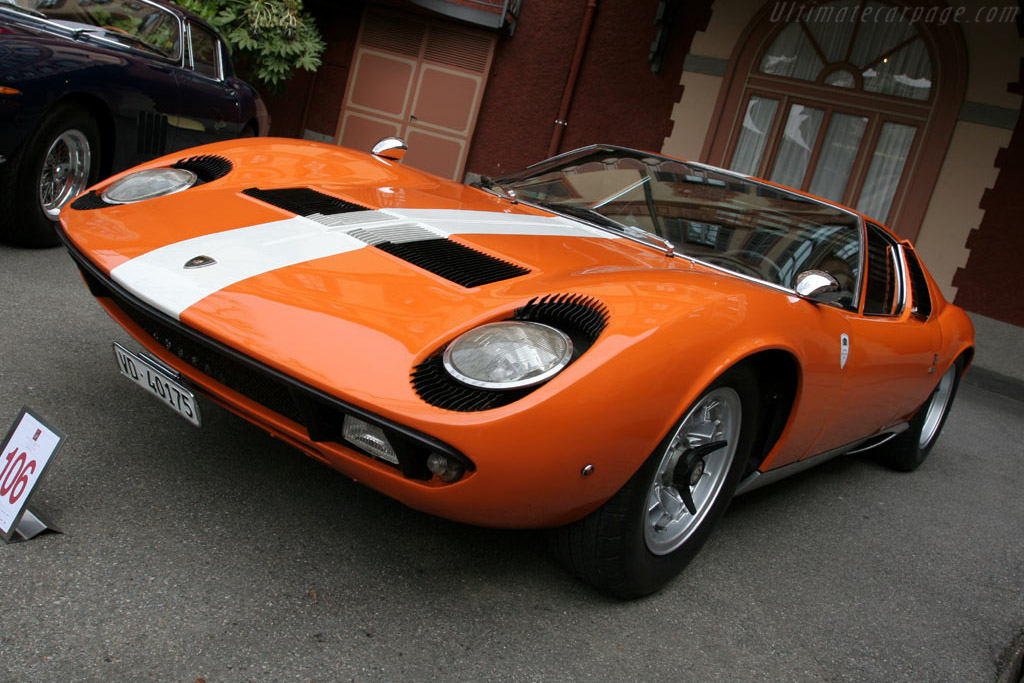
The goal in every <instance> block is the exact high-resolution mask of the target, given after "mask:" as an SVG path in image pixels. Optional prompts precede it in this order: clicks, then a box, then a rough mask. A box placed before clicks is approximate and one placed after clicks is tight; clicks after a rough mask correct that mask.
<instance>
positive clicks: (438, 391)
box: [410, 294, 608, 412]
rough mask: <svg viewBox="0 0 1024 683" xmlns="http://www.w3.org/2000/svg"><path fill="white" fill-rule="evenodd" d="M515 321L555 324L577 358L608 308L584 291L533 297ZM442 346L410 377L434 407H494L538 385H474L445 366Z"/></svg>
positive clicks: (467, 409)
mask: <svg viewBox="0 0 1024 683" xmlns="http://www.w3.org/2000/svg"><path fill="white" fill-rule="evenodd" d="M512 319H513V320H532V321H534V322H539V323H544V324H545V325H551V326H552V327H557V328H558V329H560V330H562V331H563V332H565V333H566V334H567V335H569V337H571V338H572V342H573V360H574V361H575V360H576V359H577V358H579V357H580V355H582V354H583V352H584V351H586V350H587V349H588V348H590V347H591V346H592V345H593V344H594V342H595V341H597V338H598V337H600V336H601V332H603V331H604V329H605V327H606V326H607V325H608V307H607V306H605V305H604V304H603V303H601V302H600V301H598V300H597V299H595V298H593V297H589V296H584V295H582V294H553V295H549V296H544V297H540V298H537V299H532V300H530V301H529V302H528V303H527V304H526V305H525V306H522V307H521V308H517V309H516V311H515V313H514V315H513V316H512ZM443 353H444V349H443V348H441V349H438V350H437V351H436V352H435V353H433V354H431V355H430V356H428V357H427V358H426V359H425V360H424V361H423V362H421V363H420V364H419V365H417V366H416V367H415V368H413V370H412V375H411V377H410V379H411V380H412V387H413V390H414V391H415V392H416V394H417V395H418V396H419V397H420V398H422V399H423V400H424V401H426V402H427V403H429V404H430V405H432V406H437V407H438V408H444V409H446V410H455V411H458V412H477V411H481V410H490V409H492V408H498V407H501V406H504V405H508V404H510V403H513V402H515V401H518V400H519V399H521V398H522V397H523V396H526V395H527V394H529V393H530V392H531V391H533V390H535V389H536V388H537V387H529V388H527V389H518V390H513V391H495V390H491V389H480V388H477V387H470V386H467V385H465V384H462V383H461V382H459V381H457V380H456V379H455V378H454V377H452V376H451V375H449V374H448V371H447V370H445V369H444V363H443V362H442V355H443Z"/></svg>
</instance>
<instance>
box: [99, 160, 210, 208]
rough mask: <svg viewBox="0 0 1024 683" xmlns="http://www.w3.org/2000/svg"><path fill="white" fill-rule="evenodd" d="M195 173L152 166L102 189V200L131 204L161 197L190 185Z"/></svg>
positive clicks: (193, 182) (193, 181) (194, 178)
mask: <svg viewBox="0 0 1024 683" xmlns="http://www.w3.org/2000/svg"><path fill="white" fill-rule="evenodd" d="M195 182H196V174H195V173H193V172H192V171H188V170H185V169H183V168H153V169H150V170H148V171H139V172H138V173H132V174H131V175H128V176H125V177H124V178H121V179H120V180H118V181H117V182H114V183H112V184H111V185H110V187H108V188H107V189H106V190H104V191H103V194H102V195H101V196H102V197H103V201H105V202H108V203H110V204H131V203H132V202H141V201H142V200H144V199H153V198H154V197H163V196H164V195H167V194H174V193H175V192H181V191H182V190H187V189H188V188H190V187H192V186H193V185H194V184H195Z"/></svg>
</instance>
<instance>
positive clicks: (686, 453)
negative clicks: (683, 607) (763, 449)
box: [550, 369, 757, 599]
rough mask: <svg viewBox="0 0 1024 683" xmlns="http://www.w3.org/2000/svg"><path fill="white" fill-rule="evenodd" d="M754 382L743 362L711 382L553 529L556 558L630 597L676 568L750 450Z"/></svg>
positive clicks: (716, 513) (698, 542) (653, 587)
mask: <svg viewBox="0 0 1024 683" xmlns="http://www.w3.org/2000/svg"><path fill="white" fill-rule="evenodd" d="M756 415H757V385H756V382H755V379H754V377H753V376H752V375H751V374H750V373H749V372H747V371H745V370H742V369H734V370H731V371H729V372H727V373H726V374H725V375H723V376H722V377H721V378H719V379H718V380H717V381H716V382H715V383H714V384H712V385H711V386H710V387H709V388H708V389H707V390H705V391H704V393H703V394H701V396H700V397H699V398H698V399H697V400H696V401H695V402H694V403H693V405H692V406H690V408H689V409H688V410H687V411H686V413H685V414H684V415H683V417H682V418H681V419H680V420H679V421H678V422H677V423H676V424H675V426H674V427H673V428H672V429H671V430H670V431H669V433H668V434H667V435H666V436H665V438H664V439H663V440H662V442H661V443H660V444H659V445H658V448H657V449H656V450H655V451H654V453H653V454H651V456H650V457H649V458H648V459H647V461H646V462H644V464H643V465H642V466H641V467H640V469H639V470H638V471H637V472H636V474H634V475H633V477H632V478H631V479H630V480H629V481H628V482H627V483H626V485H625V486H623V487H622V489H621V490H620V491H619V492H618V493H616V494H615V495H614V496H613V497H612V498H611V499H610V500H609V501H608V502H606V503H605V504H604V505H603V506H601V507H600V508H598V509H597V510H595V511H594V512H593V513H591V514H590V515H588V516H587V517H585V518H583V519H581V520H580V521H578V522H575V523H573V524H570V525H568V526H565V527H562V528H560V529H555V530H553V531H552V532H551V536H550V541H551V545H552V547H553V549H554V551H555V554H556V555H557V556H558V557H559V559H560V560H561V561H562V562H563V563H564V564H566V566H567V567H568V568H569V569H570V571H572V572H574V573H575V574H577V575H578V576H580V577H581V578H583V579H584V580H585V581H587V582H588V583H590V584H592V585H594V586H595V587H596V588H598V590H600V591H602V592H604V593H607V594H609V595H613V596H616V597H619V598H626V599H629V598H637V597H641V596H643V595H648V594H650V593H653V592H655V591H657V590H658V589H660V588H661V587H662V586H664V585H665V584H666V583H667V582H668V581H670V580H671V579H672V578H673V577H674V576H676V574H678V573H679V572H680V571H682V569H683V567H685V566H686V565H687V564H688V563H689V562H690V560H692V559H693V557H694V556H695V555H696V554H697V551H699V550H700V548H701V546H702V545H703V544H704V542H705V541H706V540H707V538H708V536H709V535H710V533H711V530H712V528H713V527H714V525H715V523H716V522H717V521H718V520H719V518H721V516H722V514H724V513H725V509H726V508H727V507H728V505H729V501H730V500H731V499H732V495H733V491H734V490H735V489H736V484H737V480H738V479H739V476H740V474H741V472H742V470H743V467H744V463H745V462H746V460H747V456H748V454H749V451H750V444H751V437H752V435H753V432H754V425H755V416H756Z"/></svg>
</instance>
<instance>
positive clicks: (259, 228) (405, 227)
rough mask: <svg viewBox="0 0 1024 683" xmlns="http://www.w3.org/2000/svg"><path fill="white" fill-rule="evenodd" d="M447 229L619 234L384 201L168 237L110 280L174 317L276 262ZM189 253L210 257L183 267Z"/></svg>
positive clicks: (540, 219) (441, 234)
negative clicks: (370, 207)
mask: <svg viewBox="0 0 1024 683" xmlns="http://www.w3.org/2000/svg"><path fill="white" fill-rule="evenodd" d="M449 235H541V236H552V237H589V238H598V239H619V238H618V236H617V235H613V234H611V233H608V232H605V231H604V230H600V229H597V228H591V227H588V226H586V225H584V224H582V223H578V222H576V221H572V220H569V219H566V218H562V217H560V216H528V215H521V214H508V213H498V212H493V211H460V210H451V209H385V210H381V211H358V212H352V213H347V214H338V215H337V216H320V215H314V216H310V217H309V218H303V217H301V216H295V217H294V218H288V219H286V220H281V221H274V222H273V223H261V224H259V225H253V226H249V227H246V228H236V229H234V230H226V231H224V232H217V233H212V234H209V235H203V236H201V237H194V238H192V239H188V240H184V241H182V242H176V243H174V244H168V245H167V246H165V247H160V248H159V249H155V250H153V251H151V252H149V253H147V254H143V255H142V256H138V257H136V258H133V259H131V260H130V261H126V262H125V263H122V264H121V265H119V266H117V267H116V268H114V269H113V270H112V271H111V272H110V274H111V276H112V277H113V279H114V281H115V282H117V283H118V284H119V285H121V286H122V287H125V288H126V289H127V290H128V291H130V292H132V293H134V294H135V295H136V296H138V297H139V298H140V299H142V300H143V301H145V302H146V303H147V304H149V305H150V306H153V307H154V308H156V309H157V310H159V311H162V312H163V313H166V314H167V315H169V316H172V317H174V318H175V319H177V318H179V317H180V315H181V313H182V311H184V310H185V309H186V308H188V307H189V306H192V305H194V304H196V303H198V302H199V301H201V300H203V299H205V298H206V297H208V296H210V295H211V294H213V293H214V292H218V291H220V290H222V289H224V288H225V287H230V286H231V285H233V284H235V283H237V282H241V281H242V280H245V279H248V278H250V277H253V276H255V275H261V274H263V273H267V272H269V271H272V270H276V269H278V268H284V267H285V266H291V265H295V264H296V263H304V262H306V261H312V260H314V259H318V258H323V257H326V256H334V255H336V254H343V253H345V252H349V251H355V250H357V249H364V248H366V247H367V245H369V244H377V243H379V242H381V241H396V242H401V241H409V240H415V239H425V238H441V239H443V238H447V237H448V236H449ZM196 256H208V257H210V258H213V259H215V260H216V261H217V263H216V264H214V265H210V266H206V267H202V268H194V269H186V268H185V264H186V263H187V262H188V261H189V260H190V259H193V258H195V257H196Z"/></svg>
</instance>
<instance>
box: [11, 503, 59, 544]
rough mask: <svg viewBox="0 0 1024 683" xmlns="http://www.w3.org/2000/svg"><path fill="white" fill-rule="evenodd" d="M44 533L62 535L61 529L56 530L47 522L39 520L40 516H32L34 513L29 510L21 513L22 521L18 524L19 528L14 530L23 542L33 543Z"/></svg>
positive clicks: (26, 509)
mask: <svg viewBox="0 0 1024 683" xmlns="http://www.w3.org/2000/svg"><path fill="white" fill-rule="evenodd" d="M44 531H52V532H54V533H57V534H59V533H61V532H60V530H59V529H54V528H53V527H52V526H50V525H49V524H47V523H46V522H44V521H43V520H41V519H39V517H38V516H36V515H34V514H32V511H31V510H29V509H28V508H25V511H24V512H22V513H21V520H20V521H19V522H18V526H17V527H15V529H14V533H16V534H17V535H18V536H20V537H21V540H23V541H31V540H32V539H33V538H35V537H36V536H38V535H39V534H41V533H43V532H44Z"/></svg>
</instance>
